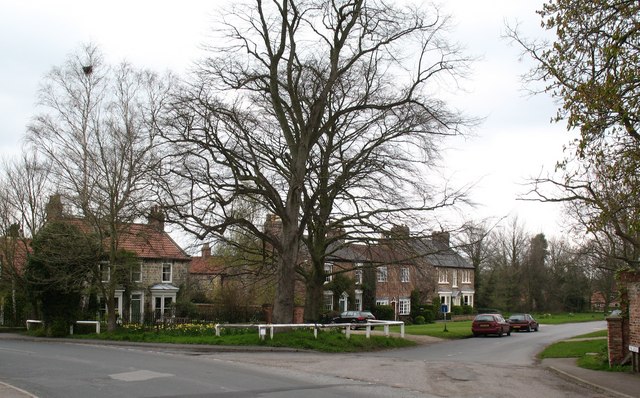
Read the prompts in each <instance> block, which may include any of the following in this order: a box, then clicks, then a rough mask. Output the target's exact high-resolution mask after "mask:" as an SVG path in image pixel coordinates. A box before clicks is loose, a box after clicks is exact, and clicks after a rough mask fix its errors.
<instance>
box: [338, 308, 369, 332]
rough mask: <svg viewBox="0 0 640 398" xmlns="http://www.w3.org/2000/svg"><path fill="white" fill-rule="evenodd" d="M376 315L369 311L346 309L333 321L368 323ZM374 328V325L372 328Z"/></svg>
mask: <svg viewBox="0 0 640 398" xmlns="http://www.w3.org/2000/svg"><path fill="white" fill-rule="evenodd" d="M375 319H376V317H375V316H374V315H373V314H372V313H371V312H369V311H345V312H343V313H341V314H340V316H338V317H335V318H333V319H332V322H333V323H367V322H369V321H371V320H375ZM371 329H373V327H372V328H371Z"/></svg>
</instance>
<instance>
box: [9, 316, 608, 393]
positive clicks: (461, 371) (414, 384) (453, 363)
mask: <svg viewBox="0 0 640 398" xmlns="http://www.w3.org/2000/svg"><path fill="white" fill-rule="evenodd" d="M602 327H604V324H603V323H589V324H575V325H563V326H553V327H552V326H548V327H547V326H545V325H543V327H542V328H541V330H540V332H537V333H519V334H515V333H514V334H512V335H511V336H505V337H502V338H497V337H483V338H472V339H466V340H461V341H454V342H439V343H435V344H426V345H422V346H419V347H415V348H411V349H403V350H392V351H384V352H377V353H365V354H322V353H315V352H206V351H202V352H194V351H192V350H180V349H176V348H172V347H170V348H163V347H139V346H134V347H118V346H105V345H86V344H77V343H73V342H70V343H69V342H67V343H65V342H58V341H54V342H51V341H30V340H16V339H6V338H0V381H2V382H6V383H9V384H12V385H14V386H17V387H19V388H21V389H23V390H26V391H28V392H30V393H32V394H34V395H35V396H38V397H42V398H45V397H54V398H56V397H301V396H304V397H305V398H312V397H365V396H366V397H488V396H491V397H516V396H517V397H524V398H528V397H569V398H571V397H591V398H600V397H603V396H604V395H601V394H600V393H597V392H594V391H589V390H588V389H586V388H584V387H581V386H578V385H575V384H572V383H570V382H567V381H565V380H563V379H560V378H558V377H557V376H555V375H554V374H553V373H550V372H548V371H546V370H545V369H543V368H540V367H538V366H536V364H535V359H534V355H535V352H537V351H538V350H539V348H541V346H543V345H546V344H547V343H548V342H551V341H554V340H557V339H562V338H565V337H569V336H574V335H577V334H581V333H584V332H586V331H591V330H594V329H596V328H602Z"/></svg>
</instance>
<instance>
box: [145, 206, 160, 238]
mask: <svg viewBox="0 0 640 398" xmlns="http://www.w3.org/2000/svg"><path fill="white" fill-rule="evenodd" d="M147 224H149V225H150V226H152V227H154V228H155V229H157V230H158V231H161V232H164V213H163V212H162V210H161V208H160V206H152V207H151V210H150V211H149V216H147Z"/></svg>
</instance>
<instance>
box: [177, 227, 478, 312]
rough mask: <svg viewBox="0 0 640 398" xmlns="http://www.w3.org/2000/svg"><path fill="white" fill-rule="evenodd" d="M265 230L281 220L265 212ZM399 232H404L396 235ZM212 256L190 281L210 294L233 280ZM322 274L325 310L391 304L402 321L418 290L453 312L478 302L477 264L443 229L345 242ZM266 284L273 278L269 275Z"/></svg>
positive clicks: (304, 256)
mask: <svg viewBox="0 0 640 398" xmlns="http://www.w3.org/2000/svg"><path fill="white" fill-rule="evenodd" d="M264 230H265V231H266V232H267V233H272V234H277V233H279V231H281V226H280V223H279V219H278V218H277V217H276V216H274V215H269V216H267V218H266V220H265V224H264ZM397 234H401V236H396V238H395V239H394V235H397ZM398 238H400V239H398ZM210 254H211V253H210V250H209V249H208V246H206V248H205V249H203V254H202V256H201V257H194V258H193V262H192V266H191V270H190V275H191V280H192V283H194V285H197V286H200V287H203V288H205V289H207V291H208V292H211V291H212V290H213V289H215V288H216V287H217V286H219V284H220V283H221V281H222V279H223V277H225V278H226V277H228V278H232V276H229V275H226V274H225V275H222V274H221V269H223V268H222V265H221V263H220V261H219V259H216V258H215V257H212V256H211V255H210ZM299 261H300V264H301V265H303V264H304V263H305V262H308V253H306V251H304V250H302V251H301V253H300V257H299ZM324 272H325V290H324V297H323V308H322V309H323V311H324V312H332V311H337V312H343V311H347V310H372V308H371V306H372V305H389V306H391V307H392V308H393V309H394V317H395V318H396V319H400V318H401V317H406V316H408V315H409V314H410V311H411V304H412V303H411V295H412V293H413V292H414V291H418V292H419V293H420V295H421V297H423V298H426V299H427V300H428V301H427V302H434V301H435V300H438V301H439V302H441V303H446V304H448V306H449V308H448V309H449V311H451V305H468V306H471V307H473V305H474V295H475V291H474V287H473V286H474V268H473V265H471V264H470V263H469V262H468V261H466V260H465V259H464V258H463V257H462V256H460V255H459V254H458V253H457V252H456V251H455V250H454V249H453V248H452V247H451V246H450V242H449V234H448V233H445V232H439V233H434V234H432V236H431V237H430V238H413V239H412V238H409V229H408V228H406V227H400V228H396V229H394V230H393V231H391V233H390V234H389V236H387V237H386V238H384V239H382V240H381V241H380V242H379V243H377V244H373V245H364V244H345V245H342V246H340V247H339V248H336V249H335V250H334V251H333V252H332V253H331V254H330V255H328V256H327V258H326V261H325V264H324ZM342 277H346V278H348V279H349V280H350V281H351V283H348V285H349V286H348V287H347V288H345V289H344V290H340V289H339V288H340V286H336V285H337V283H335V282H337V280H338V279H340V278H342ZM216 280H217V282H216ZM265 283H270V284H273V283H275V282H274V281H273V280H271V279H269V280H268V281H266V282H265ZM371 285H373V287H372V286H371ZM371 295H373V296H374V297H371ZM263 297H266V296H263ZM304 297H305V287H304V283H303V282H302V281H301V280H298V281H297V283H296V298H297V300H298V301H299V302H303V301H304ZM265 302H266V301H265ZM254 304H264V303H254ZM419 304H424V303H419ZM299 318H300V319H302V317H299Z"/></svg>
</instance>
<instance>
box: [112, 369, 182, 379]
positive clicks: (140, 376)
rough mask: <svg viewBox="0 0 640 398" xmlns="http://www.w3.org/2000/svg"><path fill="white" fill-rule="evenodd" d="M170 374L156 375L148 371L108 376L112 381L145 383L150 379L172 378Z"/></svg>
mask: <svg viewBox="0 0 640 398" xmlns="http://www.w3.org/2000/svg"><path fill="white" fill-rule="evenodd" d="M172 376H174V375H172V374H171V373H158V372H152V371H150V370H136V371H133V372H125V373H116V374H112V375H109V377H111V378H112V379H115V380H122V381H145V380H151V379H157V378H160V377H172Z"/></svg>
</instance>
